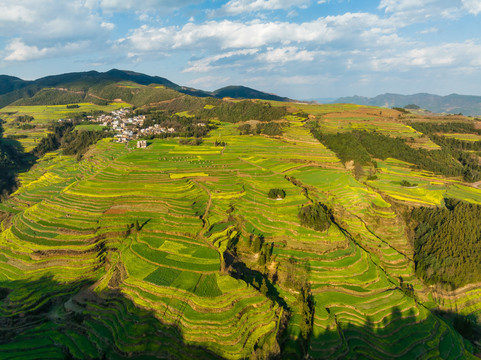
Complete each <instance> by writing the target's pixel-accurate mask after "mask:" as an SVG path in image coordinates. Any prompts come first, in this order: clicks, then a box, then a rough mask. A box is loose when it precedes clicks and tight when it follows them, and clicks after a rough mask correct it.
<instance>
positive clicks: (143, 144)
mask: <svg viewBox="0 0 481 360" xmlns="http://www.w3.org/2000/svg"><path fill="white" fill-rule="evenodd" d="M137 147H138V148H141V149H143V148H146V147H147V140H139V141H137Z"/></svg>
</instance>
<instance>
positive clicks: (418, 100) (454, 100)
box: [333, 93, 481, 116]
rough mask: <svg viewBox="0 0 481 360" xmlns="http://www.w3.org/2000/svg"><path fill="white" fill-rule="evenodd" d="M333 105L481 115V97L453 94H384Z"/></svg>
mask: <svg viewBox="0 0 481 360" xmlns="http://www.w3.org/2000/svg"><path fill="white" fill-rule="evenodd" d="M333 103H352V104H358V105H370V106H383V107H404V106H406V105H408V104H416V105H418V106H420V107H421V108H423V109H427V110H430V111H432V112H436V113H449V114H459V113H462V114H464V115H470V116H476V115H481V96H472V95H458V94H451V95H447V96H439V95H433V94H427V93H419V94H413V95H399V94H389V93H387V94H382V95H378V96H376V97H373V98H368V97H363V96H350V97H342V98H339V99H337V100H335V101H334V102H333Z"/></svg>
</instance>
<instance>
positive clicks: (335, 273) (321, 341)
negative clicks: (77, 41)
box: [0, 84, 481, 359]
mask: <svg viewBox="0 0 481 360" xmlns="http://www.w3.org/2000/svg"><path fill="white" fill-rule="evenodd" d="M123 86H125V87H127V88H131V87H132V85H131V84H124V85H123ZM272 104H273V105H274V106H277V105H280V104H277V103H275V102H272ZM80 105H81V106H80V108H79V109H75V110H76V111H86V109H87V108H89V106H90V105H87V104H80ZM282 105H285V104H284V103H282ZM110 106H111V107H112V108H116V107H120V106H121V104H112V105H110ZM289 106H292V107H293V108H295V109H292V111H291V114H290V115H288V116H286V118H285V120H286V121H287V122H289V126H288V127H286V128H285V130H284V132H283V134H282V135H280V136H275V137H269V136H264V135H239V131H238V129H237V126H238V125H237V124H233V123H221V122H218V128H217V129H215V130H213V131H212V132H211V133H210V135H209V136H207V137H205V138H204V139H203V142H202V144H200V145H198V146H191V145H181V144H179V140H178V139H175V138H166V139H153V140H149V142H151V143H150V144H149V146H148V147H147V148H144V149H137V148H134V146H133V145H134V144H130V146H125V145H124V144H118V143H115V142H113V141H111V140H110V139H103V140H101V141H99V142H98V143H97V144H95V145H93V146H92V147H91V148H90V149H89V151H88V152H87V153H86V154H85V156H84V157H83V158H82V159H81V160H80V161H77V160H76V159H75V157H72V156H66V155H63V154H62V153H61V150H58V151H55V152H51V153H47V154H46V155H45V156H43V157H42V158H41V159H39V161H37V163H36V164H35V166H34V167H32V168H31V169H30V170H29V171H28V172H25V173H22V174H20V175H19V182H20V187H19V188H18V190H17V191H16V192H15V193H13V194H12V196H10V197H9V198H8V199H7V200H5V201H4V202H2V203H1V204H0V211H1V234H0V319H1V321H2V322H1V323H0V324H2V325H1V326H0V331H4V330H3V329H9V333H8V334H6V333H5V332H3V333H2V334H5V336H3V338H2V340H1V341H0V354H7V353H8V354H9V355H8V356H9V357H10V358H36V359H54V358H66V357H71V358H76V359H91V358H102V357H105V358H156V357H160V358H175V359H177V358H182V359H184V358H185V359H192V358H195V359H210V358H226V359H243V358H248V357H251V358H261V356H263V355H262V354H264V355H265V356H266V357H264V358H268V356H272V357H274V356H278V357H279V358H286V359H287V358H289V359H291V358H292V359H299V358H313V359H323V358H328V359H343V358H370V359H393V358H398V359H414V358H422V359H427V358H436V359H437V358H446V359H462V358H463V359H464V358H474V355H472V352H473V351H474V350H473V347H472V345H471V344H470V343H469V342H468V341H467V340H465V339H463V337H462V336H461V335H460V333H459V332H457V331H456V330H455V328H454V327H453V326H451V325H450V324H449V323H448V322H447V321H446V320H445V318H443V317H442V316H440V315H439V313H438V312H436V311H431V310H430V309H435V308H436V309H438V310H443V311H459V312H461V313H462V314H463V315H465V316H472V317H473V318H475V317H476V316H477V317H478V319H479V316H480V311H481V310H480V309H481V292H480V287H479V286H478V285H475V284H473V285H470V287H469V291H459V290H449V289H445V288H441V287H439V288H437V287H434V286H429V285H426V284H425V283H423V282H422V280H420V279H419V278H418V277H417V276H416V273H415V265H414V261H413V247H412V244H411V240H410V238H409V237H408V236H407V234H408V228H407V224H406V222H405V221H404V220H403V213H402V211H403V209H405V207H407V206H410V207H419V206H423V205H427V206H431V207H433V206H441V205H442V204H443V201H444V198H445V197H452V198H457V199H463V200H468V201H470V202H472V203H481V190H479V189H477V188H476V187H475V186H471V185H470V184H469V183H466V182H463V181H462V180H461V178H460V177H451V178H448V177H443V176H441V175H438V174H435V173H432V172H428V171H423V170H420V169H417V168H415V167H414V166H413V165H412V164H409V163H407V162H403V161H400V160H396V159H392V158H388V159H385V160H381V159H376V164H377V165H376V168H368V167H367V166H364V168H365V169H364V170H365V173H364V174H361V175H359V176H358V174H355V171H354V170H353V168H352V167H349V166H348V165H347V164H343V163H342V162H341V161H340V160H339V158H338V157H337V156H336V154H335V153H334V152H333V151H331V150H330V149H329V148H327V147H326V146H325V145H323V144H321V143H320V142H318V141H317V140H316V139H315V138H314V137H313V136H312V135H311V133H310V130H309V127H308V126H307V125H308V124H307V123H308V121H306V119H305V118H304V117H301V116H297V115H296V113H299V112H300V111H303V112H306V113H308V114H310V115H312V116H311V118H312V119H314V118H315V119H316V120H313V121H318V122H319V123H320V124H321V127H324V128H325V129H328V131H334V132H337V131H349V130H352V129H364V130H366V131H376V132H379V133H383V134H388V135H390V136H393V137H397V136H399V137H403V138H409V137H413V138H415V139H417V138H421V137H422V134H420V133H419V132H417V131H416V130H414V129H413V128H411V127H410V126H408V125H407V124H405V123H403V122H402V121H401V120H402V119H399V116H398V115H399V113H398V112H397V111H396V110H391V109H379V108H372V107H361V106H357V105H343V104H341V105H306V104H290V105H289ZM94 108H95V109H101V107H98V106H93V105H92V110H93V109H94ZM102 109H107V107H104V108H102ZM294 110H295V111H294ZM68 112H72V111H71V110H70V111H68ZM20 113H22V114H29V115H32V116H34V118H35V120H34V121H35V122H36V123H37V122H38V124H43V121H45V123H46V122H47V121H48V120H55V119H58V118H61V117H63V116H66V114H67V109H65V107H62V108H61V107H55V106H48V107H41V106H35V107H7V108H4V109H2V114H5V115H6V116H8V118H7V122H8V121H11V120H13V117H14V116H15V115H16V114H20ZM89 126H90V125H88V129H91V128H90V127H89ZM94 126H96V125H94ZM84 128H85V127H84ZM6 129H7V130H8V127H6ZM428 140H429V139H428ZM216 141H221V142H223V143H225V146H216V145H217V144H216ZM430 141H431V140H429V141H425V144H428V145H429V142H430ZM433 144H434V143H433ZM428 145H426V147H429V146H428ZM434 145H435V146H434ZM434 145H433V149H434V148H436V150H434V151H438V150H439V149H438V146H437V145H436V144H434ZM368 171H373V174H374V175H376V176H375V177H371V178H368V176H369V174H368ZM403 180H406V181H409V183H410V184H411V186H403V185H402V181H403ZM414 184H415V185H414ZM271 189H282V190H283V191H284V192H285V197H284V198H282V199H281V198H278V199H272V198H270V197H269V196H268V194H269V191H270V190H271ZM317 203H321V204H323V206H324V207H323V209H325V211H326V212H327V214H328V215H326V219H327V220H326V222H327V227H325V228H323V229H316V228H313V227H310V226H309V225H308V224H307V223H303V222H302V221H301V218H300V215H299V214H300V210H301V209H307V208H308V207H309V206H313V205H314V204H317ZM326 209H327V210H326ZM256 247H257V249H256ZM306 291H307V292H308V296H307V297H305V296H304V295H303V294H304V292H306ZM303 296H304V297H303ZM306 307H307V308H308V309H309V311H310V312H309V311H306ZM309 314H310V315H309ZM309 316H311V317H309ZM306 324H307V325H306ZM306 328H308V330H306ZM306 331H307V332H306ZM0 357H1V356H0Z"/></svg>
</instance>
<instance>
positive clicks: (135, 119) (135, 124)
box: [59, 108, 206, 143]
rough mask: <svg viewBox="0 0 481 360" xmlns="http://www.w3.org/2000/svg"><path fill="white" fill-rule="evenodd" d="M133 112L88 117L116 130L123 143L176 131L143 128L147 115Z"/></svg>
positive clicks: (118, 111)
mask: <svg viewBox="0 0 481 360" xmlns="http://www.w3.org/2000/svg"><path fill="white" fill-rule="evenodd" d="M131 113H132V110H131V109H128V108H121V109H118V110H114V111H112V112H111V113H110V114H102V115H99V116H97V117H94V116H91V115H89V116H87V119H88V120H89V121H91V122H95V123H98V124H101V125H102V126H108V127H109V128H111V129H112V130H113V131H114V132H115V135H114V137H115V138H116V139H117V141H118V142H123V143H125V142H128V141H130V140H132V139H137V138H139V137H142V136H146V135H160V134H172V133H175V131H176V129H175V128H173V127H170V126H168V127H166V126H162V125H159V124H154V125H152V126H149V127H147V128H142V126H143V125H144V121H145V115H136V116H131ZM61 121H64V119H60V120H59V122H61ZM196 125H197V126H206V124H205V123H198V124H196Z"/></svg>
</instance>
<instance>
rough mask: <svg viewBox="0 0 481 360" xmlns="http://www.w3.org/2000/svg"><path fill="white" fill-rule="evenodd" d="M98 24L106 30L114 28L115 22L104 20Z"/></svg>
mask: <svg viewBox="0 0 481 360" xmlns="http://www.w3.org/2000/svg"><path fill="white" fill-rule="evenodd" d="M100 26H101V27H103V28H104V29H107V30H113V29H114V28H115V24H112V23H110V22H105V21H104V22H102V23H101V24H100Z"/></svg>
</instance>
